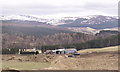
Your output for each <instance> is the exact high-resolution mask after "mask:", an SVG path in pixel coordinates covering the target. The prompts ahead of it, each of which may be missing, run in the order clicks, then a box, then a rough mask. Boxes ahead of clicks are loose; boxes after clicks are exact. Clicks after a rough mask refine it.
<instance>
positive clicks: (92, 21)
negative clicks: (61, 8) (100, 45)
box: [58, 15, 118, 29]
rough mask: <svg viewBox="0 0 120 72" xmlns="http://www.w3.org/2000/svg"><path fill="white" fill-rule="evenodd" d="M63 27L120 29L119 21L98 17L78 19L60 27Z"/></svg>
mask: <svg viewBox="0 0 120 72" xmlns="http://www.w3.org/2000/svg"><path fill="white" fill-rule="evenodd" d="M58 26H62V27H91V28H94V29H105V28H113V27H118V19H117V18H115V17H111V16H102V15H97V16H93V17H91V18H89V19H86V18H78V19H76V20H74V21H72V22H71V23H66V24H63V25H58Z"/></svg>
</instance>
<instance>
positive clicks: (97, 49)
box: [78, 46, 120, 54]
mask: <svg viewBox="0 0 120 72" xmlns="http://www.w3.org/2000/svg"><path fill="white" fill-rule="evenodd" d="M119 47H120V46H111V47H104V48H95V49H84V50H79V51H78V53H81V54H83V53H93V52H98V53H99V52H118V48H119Z"/></svg>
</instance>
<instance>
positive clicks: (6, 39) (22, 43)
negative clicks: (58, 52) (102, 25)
mask: <svg viewBox="0 0 120 72" xmlns="http://www.w3.org/2000/svg"><path fill="white" fill-rule="evenodd" d="M95 38H96V36H93V35H88V34H83V33H56V34H53V35H47V36H43V37H35V36H30V35H27V36H24V34H12V35H10V34H8V33H4V34H3V41H2V44H3V48H32V47H40V46H43V45H56V44H73V43H81V42H85V41H88V40H92V39H95Z"/></svg>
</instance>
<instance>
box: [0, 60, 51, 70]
mask: <svg viewBox="0 0 120 72" xmlns="http://www.w3.org/2000/svg"><path fill="white" fill-rule="evenodd" d="M48 66H49V63H41V62H17V61H3V62H2V67H3V68H10V69H18V70H31V69H43V68H46V67H48Z"/></svg>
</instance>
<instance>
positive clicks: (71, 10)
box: [0, 0, 119, 18]
mask: <svg viewBox="0 0 120 72" xmlns="http://www.w3.org/2000/svg"><path fill="white" fill-rule="evenodd" d="M118 1H119V0H0V15H33V16H38V17H45V18H55V17H56V18H57V17H73V16H87V15H107V16H108V15H109V16H117V15H118Z"/></svg>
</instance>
